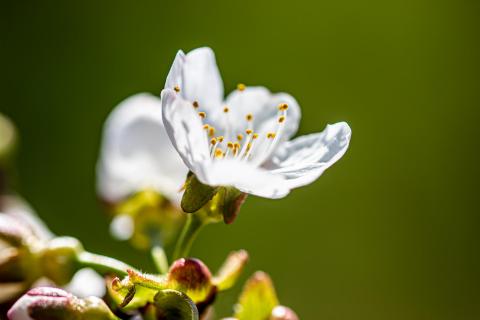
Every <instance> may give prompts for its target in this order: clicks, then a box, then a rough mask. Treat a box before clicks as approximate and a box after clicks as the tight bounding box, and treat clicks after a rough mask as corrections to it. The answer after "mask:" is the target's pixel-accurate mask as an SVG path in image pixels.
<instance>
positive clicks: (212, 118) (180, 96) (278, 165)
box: [162, 48, 351, 198]
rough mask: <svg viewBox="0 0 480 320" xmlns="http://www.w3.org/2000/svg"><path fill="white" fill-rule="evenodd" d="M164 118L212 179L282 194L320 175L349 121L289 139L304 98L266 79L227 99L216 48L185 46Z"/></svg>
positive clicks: (186, 154) (342, 144)
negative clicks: (189, 48)
mask: <svg viewBox="0 0 480 320" xmlns="http://www.w3.org/2000/svg"><path fill="white" fill-rule="evenodd" d="M162 105H163V109H162V110H163V121H164V124H165V128H166V129H167V133H168V135H169V137H170V139H171V141H172V143H173V145H174V147H175V149H176V150H177V151H178V153H179V154H180V156H181V157H182V159H183V161H184V163H185V164H186V165H187V166H188V168H189V169H190V170H191V171H192V172H193V173H195V175H196V177H197V178H198V179H199V180H200V181H201V182H202V183H204V184H207V185H210V186H232V187H235V188H237V189H239V190H240V191H242V192H245V193H249V194H254V195H257V196H261V197H266V198H281V197H284V196H285V195H287V194H288V193H289V191H290V190H291V189H293V188H297V187H300V186H304V185H306V184H309V183H311V182H313V181H314V180H316V179H317V178H318V177H319V176H320V175H321V174H322V173H323V172H324V171H325V169H327V168H328V167H330V166H331V165H332V164H333V163H335V162H336V161H337V160H338V159H340V157H341V156H342V155H343V154H344V153H345V151H346V150H347V148H348V144H349V141H350V136H351V130H350V127H349V126H348V125H347V124H346V123H345V122H340V123H336V124H333V125H328V126H327V127H326V129H325V130H324V131H323V132H321V133H315V134H310V135H306V136H302V137H299V138H296V139H293V140H291V141H289V139H290V138H291V137H292V136H293V135H294V134H295V133H296V131H297V129H298V124H299V121H300V108H299V106H298V103H297V101H296V100H295V99H294V98H293V97H292V96H290V95H288V94H286V93H277V94H273V93H271V92H270V91H268V90H267V89H266V88H264V87H245V86H244V85H239V86H238V88H237V90H235V91H234V92H232V93H231V94H230V95H228V96H227V98H226V100H225V101H224V100H223V84H222V80H221V77H220V73H219V71H218V68H217V65H216V62H215V56H214V54H213V52H212V50H211V49H209V48H199V49H196V50H193V51H191V52H189V53H188V54H186V55H185V54H184V53H183V52H182V51H180V52H179V53H178V54H177V56H176V58H175V61H174V62H173V66H172V68H171V70H170V73H169V75H168V77H167V81H166V84H165V89H164V90H163V91H162Z"/></svg>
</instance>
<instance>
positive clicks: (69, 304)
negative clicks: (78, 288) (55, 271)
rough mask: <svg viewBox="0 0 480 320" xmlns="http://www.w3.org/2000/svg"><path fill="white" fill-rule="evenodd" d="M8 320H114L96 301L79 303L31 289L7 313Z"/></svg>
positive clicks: (48, 291)
mask: <svg viewBox="0 0 480 320" xmlns="http://www.w3.org/2000/svg"><path fill="white" fill-rule="evenodd" d="M7 316H8V319H9V320H70V319H71V320H74V319H75V320H84V319H85V320H87V319H88V320H116V319H118V318H117V317H116V316H115V315H114V314H113V313H112V312H111V311H110V309H108V307H107V305H106V304H105V303H104V302H103V301H102V300H101V299H99V298H96V297H89V298H85V299H79V298H77V297H75V296H74V295H72V294H70V293H68V292H66V291H64V290H61V289H57V288H48V287H40V288H35V289H32V290H30V291H29V292H27V293H26V294H25V295H23V296H22V297H21V298H20V299H19V300H18V301H17V302H16V303H15V304H14V305H13V306H12V308H10V310H9V311H8V314H7Z"/></svg>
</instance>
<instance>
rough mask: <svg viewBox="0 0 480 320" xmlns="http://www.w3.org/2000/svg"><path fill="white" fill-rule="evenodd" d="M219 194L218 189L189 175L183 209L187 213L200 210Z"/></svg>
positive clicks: (182, 204)
mask: <svg viewBox="0 0 480 320" xmlns="http://www.w3.org/2000/svg"><path fill="white" fill-rule="evenodd" d="M215 193H217V188H215V187H211V186H207V185H205V184H203V183H201V182H200V181H199V180H198V179H197V177H196V176H195V175H194V174H189V175H188V177H187V181H186V182H185V193H184V194H183V198H182V203H181V206H182V209H183V211H185V212H187V213H193V212H195V211H198V210H200V209H201V208H202V207H203V206H204V205H205V204H207V202H208V201H210V200H211V199H212V198H213V196H214V195H215Z"/></svg>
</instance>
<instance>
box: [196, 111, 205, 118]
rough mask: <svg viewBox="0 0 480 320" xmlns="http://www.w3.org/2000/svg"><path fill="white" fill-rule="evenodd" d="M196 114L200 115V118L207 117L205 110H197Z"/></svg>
mask: <svg viewBox="0 0 480 320" xmlns="http://www.w3.org/2000/svg"><path fill="white" fill-rule="evenodd" d="M198 115H199V116H200V118H202V119H205V118H206V117H207V114H206V113H205V112H203V111H202V112H199V113H198Z"/></svg>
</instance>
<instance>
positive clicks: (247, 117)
mask: <svg viewBox="0 0 480 320" xmlns="http://www.w3.org/2000/svg"><path fill="white" fill-rule="evenodd" d="M245 119H247V121H252V120H253V114H251V113H249V114H247V115H246V117H245Z"/></svg>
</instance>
